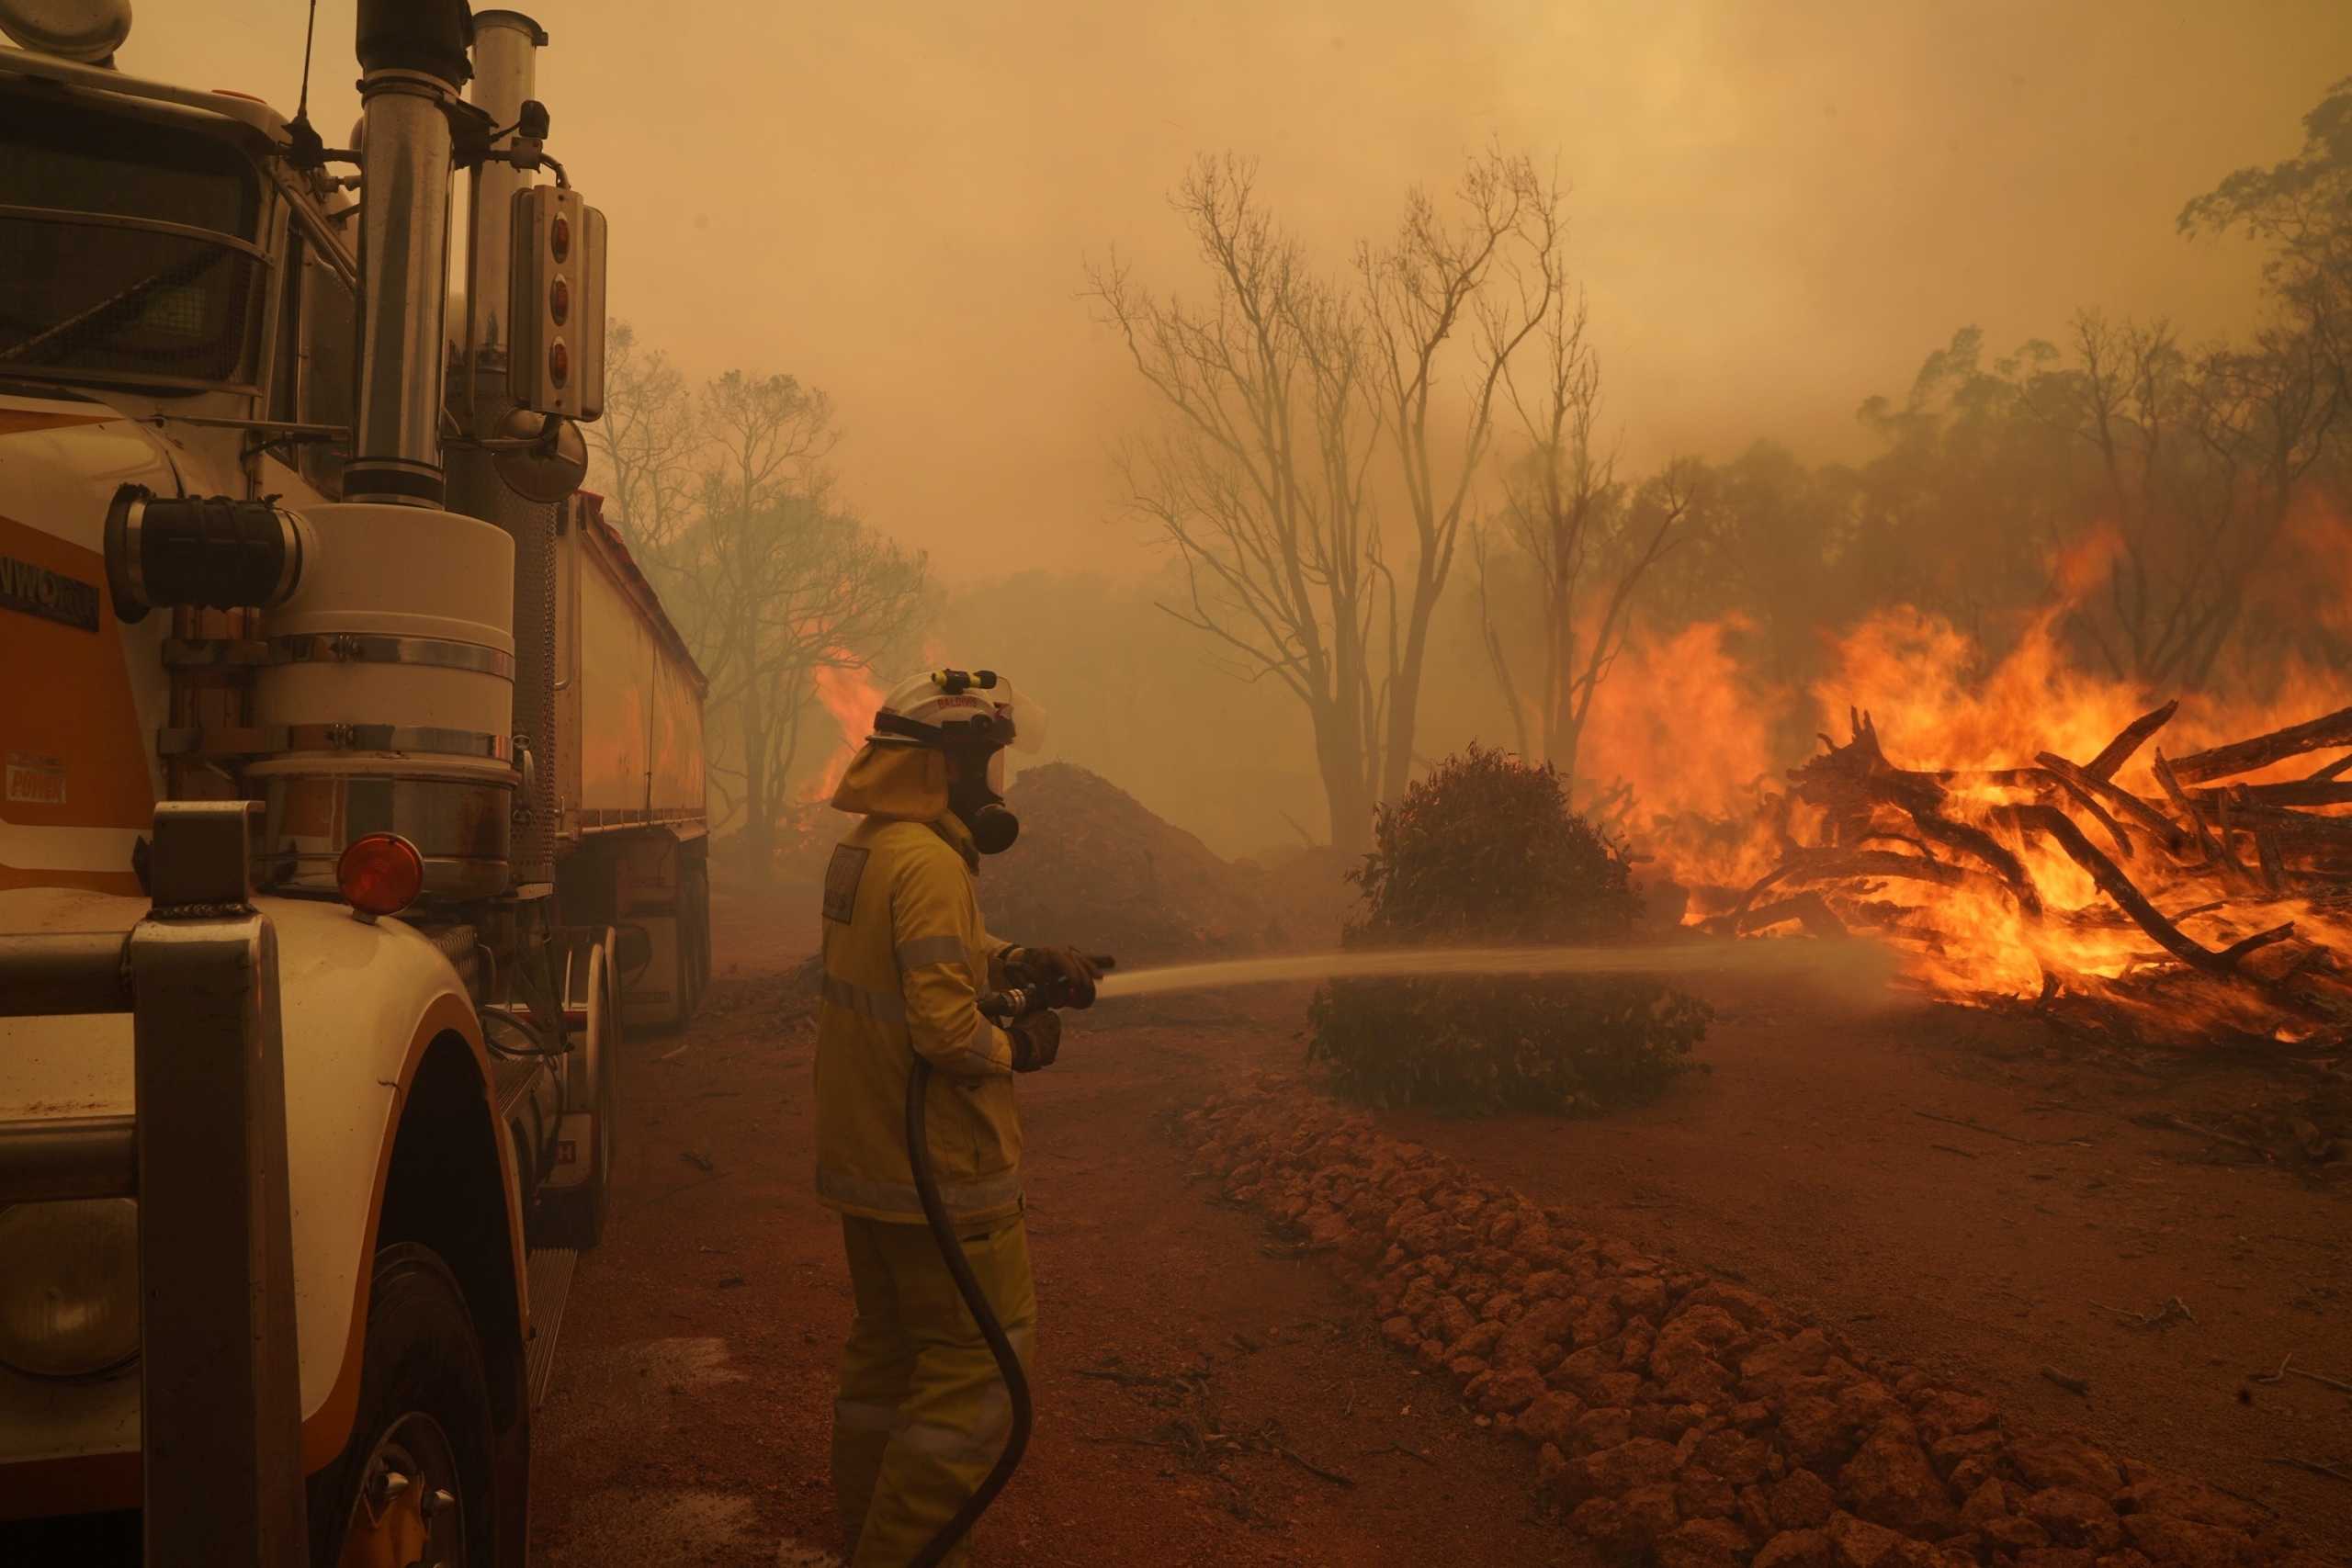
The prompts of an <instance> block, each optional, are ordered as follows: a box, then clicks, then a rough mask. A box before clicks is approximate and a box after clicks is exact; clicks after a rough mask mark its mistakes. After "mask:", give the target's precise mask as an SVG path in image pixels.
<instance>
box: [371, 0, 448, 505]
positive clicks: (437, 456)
mask: <svg viewBox="0 0 2352 1568" xmlns="http://www.w3.org/2000/svg"><path fill="white" fill-rule="evenodd" d="M473 35H474V26H473V18H472V17H471V16H470V15H469V12H468V10H467V8H466V6H465V3H464V0H360V6H359V39H358V52H359V65H360V69H361V71H362V73H363V74H362V76H361V79H360V85H359V92H360V107H361V119H360V123H361V125H362V127H363V128H364V130H363V141H362V156H363V158H364V159H365V175H364V178H363V181H362V184H361V186H360V191H359V270H360V276H361V279H362V281H363V282H364V284H365V287H366V302H365V313H364V314H363V316H362V318H361V324H360V339H359V352H360V360H361V366H362V369H361V371H360V383H359V421H358V428H357V429H356V431H355V432H354V434H353V443H352V446H353V450H352V458H351V463H350V466H349V467H348V468H345V470H344V479H343V493H344V499H345V501H346V502H389V503H391V504H394V505H402V506H439V505H440V504H441V502H442V499H443V495H444V489H443V480H442V467H441V397H442V378H443V375H444V369H445V349H444V344H445V343H446V341H447V338H446V331H447V312H448V288H447V279H448V273H449V192H450V186H451V183H452V159H453V156H454V153H455V136H454V134H453V129H452V126H451V124H450V115H451V112H452V109H453V107H454V106H455V105H456V104H457V103H458V88H460V87H461V86H463V85H464V84H465V82H466V79H467V78H468V76H469V75H470V74H471V73H472V65H471V62H470V60H469V56H468V50H469V46H470V45H471V44H472V42H473Z"/></svg>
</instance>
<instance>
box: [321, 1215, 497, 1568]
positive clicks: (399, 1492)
mask: <svg viewBox="0 0 2352 1568" xmlns="http://www.w3.org/2000/svg"><path fill="white" fill-rule="evenodd" d="M490 1456H491V1413H490V1386H489V1382H488V1380H487V1379H486V1378H485V1376H484V1375H483V1372H482V1355H481V1339H480V1338H479V1337H478V1336H477V1335H476V1334H475V1331H474V1322H473V1316H472V1314H469V1312H468V1311H467V1310H466V1299H465V1296H464V1294H463V1292H460V1291H459V1290H458V1281H457V1278H456V1277H455V1276H454V1275H452V1274H451V1273H450V1272H449V1269H448V1266H447V1264H445V1263H443V1262H442V1261H441V1259H440V1258H439V1257H438V1256H437V1255H436V1254H435V1253H434V1251H433V1250H432V1249H431V1248H430V1247H419V1246H417V1245H415V1244H414V1243H413V1242H401V1243H398V1244H396V1245H394V1246H391V1247H385V1248H384V1249H383V1250H382V1251H380V1252H379V1253H377V1254H376V1275H375V1283H374V1285H373V1287H372V1288H371V1289H370V1290H369V1292H368V1338H367V1344H366V1348H365V1350H364V1352H363V1355H362V1359H361V1363H360V1373H359V1414H358V1416H357V1418H356V1420H355V1421H354V1422H353V1423H352V1427H351V1440H350V1441H349V1442H348V1443H347V1444H345V1447H344V1450H343V1452H342V1453H341V1454H339V1455H338V1456H336V1458H335V1461H334V1463H332V1464H330V1465H328V1466H327V1467H326V1469H324V1470H322V1471H321V1472H319V1473H318V1474H316V1475H314V1476H312V1477H311V1482H310V1499H309V1501H310V1513H311V1562H312V1563H313V1564H314V1568H369V1565H372V1564H376V1563H385V1562H389V1563H400V1564H407V1563H412V1562H437V1563H446V1564H447V1568H492V1561H493V1558H492V1554H493V1552H494V1551H495V1550H496V1549H495V1547H494V1545H493V1540H494V1539H495V1538H494V1533H493V1523H494V1520H495V1517H496V1513H497V1506H498V1502H499V1499H497V1498H496V1497H494V1496H493V1495H492V1482H491V1474H492V1471H491V1457H490Z"/></svg>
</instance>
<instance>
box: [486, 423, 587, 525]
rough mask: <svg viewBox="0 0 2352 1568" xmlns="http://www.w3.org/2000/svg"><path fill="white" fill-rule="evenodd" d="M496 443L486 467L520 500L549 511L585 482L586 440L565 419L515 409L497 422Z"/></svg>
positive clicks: (576, 428) (577, 427)
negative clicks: (530, 502) (495, 470)
mask: <svg viewBox="0 0 2352 1568" xmlns="http://www.w3.org/2000/svg"><path fill="white" fill-rule="evenodd" d="M497 439H498V442H499V446H497V447H496V448H495V455H494V456H493V457H492V458H491V466H492V468H496V469H497V470H498V477H499V479H501V480H502V481H503V483H504V484H505V486H506V488H507V489H508V490H511V491H514V492H515V494H516V495H519V496H521V497H522V498H523V499H524V500H525V501H532V502H538V503H539V504H540V505H542V506H552V505H554V504H555V503H556V502H560V501H561V500H562V499H563V498H564V497H566V496H568V495H570V494H571V492H572V491H576V490H578V489H579V488H580V487H581V486H582V484H584V483H585V482H587V479H588V439H587V437H585V436H583V435H582V434H580V427H579V426H578V425H576V424H574V423H571V421H570V420H568V419H560V418H558V417H557V416H556V415H554V414H551V413H533V412H531V411H530V410H528V409H515V410H514V411H512V412H509V413H508V414H507V416H506V417H505V419H503V421H501V422H500V423H499V426H498V436H497ZM509 443H512V445H509Z"/></svg>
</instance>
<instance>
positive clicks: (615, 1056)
mask: <svg viewBox="0 0 2352 1568" xmlns="http://www.w3.org/2000/svg"><path fill="white" fill-rule="evenodd" d="M612 951H613V950H612V944H611V939H610V934H609V933H607V936H606V940H605V941H604V942H599V943H597V944H596V945H595V946H594V947H593V948H591V949H590V950H589V953H588V986H587V1000H588V1021H587V1022H586V1024H585V1025H583V1026H582V1030H581V1033H580V1043H579V1046H578V1049H579V1052H580V1055H579V1058H578V1059H579V1060H580V1061H582V1063H584V1064H586V1066H587V1071H588V1094H587V1102H588V1103H587V1106H586V1109H587V1110H588V1111H590V1112H591V1115H590V1117H589V1128H590V1132H589V1141H588V1147H587V1148H586V1149H585V1150H582V1151H580V1153H581V1155H582V1157H584V1158H585V1159H586V1160H587V1162H588V1173H587V1176H586V1178H585V1179H582V1181H581V1182H580V1183H579V1185H577V1186H575V1187H560V1188H552V1189H550V1190H548V1191H546V1192H545V1193H543V1194H541V1196H540V1198H539V1214H538V1224H537V1227H536V1236H537V1244H538V1245H540V1246H542V1247H575V1248H578V1249H579V1250H581V1251H585V1250H587V1249H588V1248H590V1247H594V1246H595V1245H596V1244H597V1243H598V1242H600V1241H602V1240H604V1239H605V1214H606V1213H607V1212H608V1211H609V1210H610V1209H611V1207H612V1187H613V1169H614V1165H615V1161H616V1157H617V1156H618V1153H619V1145H620V1055H621V1009H620V981H619V977H618V976H616V975H615V974H614V972H613V960H612Z"/></svg>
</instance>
